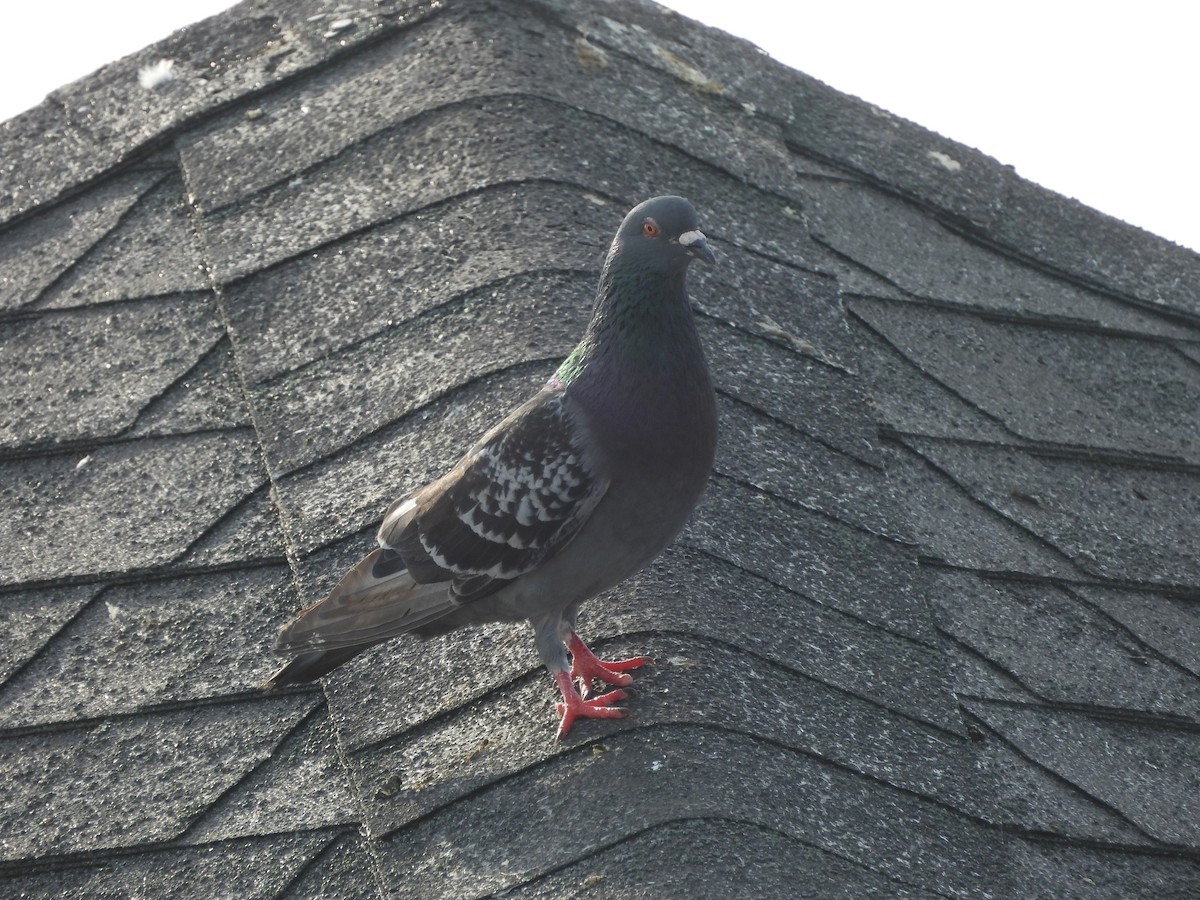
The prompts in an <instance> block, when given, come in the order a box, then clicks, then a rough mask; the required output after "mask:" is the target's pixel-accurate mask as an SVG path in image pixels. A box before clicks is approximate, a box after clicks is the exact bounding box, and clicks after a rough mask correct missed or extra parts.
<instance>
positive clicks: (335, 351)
mask: <svg viewBox="0 0 1200 900" xmlns="http://www.w3.org/2000/svg"><path fill="white" fill-rule="evenodd" d="M598 275H599V272H598V271H592V270H587V269H572V268H565V267H558V266H539V267H534V268H530V269H526V270H524V271H521V272H516V273H513V274H511V275H503V276H501V277H499V278H494V279H491V280H489V281H486V282H484V283H482V284H479V285H476V286H474V287H471V288H468V289H467V290H465V291H460V292H459V293H456V294H454V295H453V296H451V297H447V298H446V299H445V300H442V301H440V302H438V303H436V304H434V305H433V306H429V307H426V308H424V309H422V310H421V311H420V312H417V313H416V314H414V315H412V316H409V317H408V318H406V319H401V320H399V321H397V322H392V323H389V324H388V325H386V326H385V327H383V328H380V329H378V330H376V331H372V332H371V333H370V334H365V335H363V336H361V337H358V338H355V339H353V340H350V341H347V342H345V343H343V344H339V345H338V346H336V347H331V348H329V350H328V351H326V352H325V353H323V354H322V355H320V356H317V357H314V358H313V359H309V360H305V361H304V362H303V363H301V364H300V365H298V366H296V367H294V368H291V369H287V370H286V371H282V372H276V373H273V374H271V375H268V376H267V377H266V378H263V379H262V380H261V381H255V382H252V384H253V386H254V388H255V389H256V390H259V389H262V388H269V387H272V386H273V385H276V384H279V383H280V382H282V381H285V380H287V379H289V378H294V377H295V376H297V375H299V374H302V373H304V372H307V371H309V370H311V369H314V368H319V367H320V366H322V365H323V364H324V365H327V364H328V363H329V361H330V359H332V358H334V357H336V356H338V355H341V354H345V353H347V352H353V351H355V350H358V349H361V348H362V347H364V346H366V345H369V344H371V343H373V342H376V341H385V342H386V341H391V340H394V339H396V338H397V337H398V336H399V335H401V334H402V333H403V332H405V331H408V330H410V329H412V328H414V327H419V326H420V325H421V324H423V323H424V322H425V321H427V320H437V319H439V318H441V317H443V316H444V315H445V314H446V313H447V312H449V311H451V310H452V309H453V308H454V307H456V306H463V305H466V304H467V303H469V302H471V301H472V300H476V299H479V298H486V295H488V294H491V293H494V292H495V291H496V290H498V289H501V288H506V287H510V286H512V285H514V284H518V285H519V284H520V282H522V281H530V282H535V283H536V281H537V280H539V279H541V278H547V280H552V279H553V280H556V277H562V278H563V279H564V280H574V279H576V278H583V277H584V276H586V277H588V278H594V277H597V276H598ZM564 355H565V354H564ZM531 361H532V360H531Z"/></svg>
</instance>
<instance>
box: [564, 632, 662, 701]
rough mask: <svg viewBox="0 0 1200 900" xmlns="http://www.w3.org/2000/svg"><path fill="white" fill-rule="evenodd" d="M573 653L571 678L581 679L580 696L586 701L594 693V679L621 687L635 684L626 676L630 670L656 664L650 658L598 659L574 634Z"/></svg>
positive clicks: (570, 647) (571, 649) (569, 647)
mask: <svg viewBox="0 0 1200 900" xmlns="http://www.w3.org/2000/svg"><path fill="white" fill-rule="evenodd" d="M567 649H568V650H570V651H571V677H572V678H578V679H580V688H579V692H580V694H581V695H582V696H583V697H584V698H585V699H586V698H587V697H588V695H589V694H591V692H592V679H593V678H599V679H600V680H601V681H604V682H607V683H608V684H615V685H618V686H620V687H625V686H626V685H629V684H633V676H631V675H628V674H626V671H627V670H628V669H636V668H638V667H639V666H644V665H646V664H647V663H652V662H654V660H653V659H651V658H650V657H649V656H631V657H630V658H629V659H608V660H605V659H598V658H597V657H596V654H594V653H593V652H592V651H591V650H590V649H588V645H587V644H585V643H584V642H583V639H582V638H581V637H580V636H579V635H578V634H575V633H574V632H572V633H571V642H570V643H569V644H568V645H567Z"/></svg>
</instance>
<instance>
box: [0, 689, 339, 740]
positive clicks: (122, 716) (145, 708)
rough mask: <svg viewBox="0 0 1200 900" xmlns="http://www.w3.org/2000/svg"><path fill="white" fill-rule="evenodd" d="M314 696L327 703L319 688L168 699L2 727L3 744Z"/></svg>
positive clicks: (0, 729)
mask: <svg viewBox="0 0 1200 900" xmlns="http://www.w3.org/2000/svg"><path fill="white" fill-rule="evenodd" d="M303 695H311V696H312V697H313V699H314V700H316V701H317V702H318V703H324V702H325V697H324V694H322V693H321V692H320V690H319V689H318V688H316V687H308V688H295V689H288V690H282V691H277V692H273V693H264V692H263V691H261V690H259V689H257V688H251V689H249V690H244V691H238V692H236V693H232V694H216V695H213V696H209V697H189V698H187V699H183V700H166V701H162V702H159V703H146V704H143V705H141V706H138V707H136V708H133V709H118V710H111V711H109V712H105V713H100V714H98V715H94V716H84V717H80V718H75V719H55V720H52V721H46V722H37V723H35V724H32V725H9V726H4V727H0V741H8V740H20V739H22V738H26V737H29V736H31V735H52V734H69V733H70V732H73V731H87V730H90V729H93V728H98V727H101V726H104V725H108V724H111V723H114V722H128V721H133V720H135V719H145V718H147V717H149V716H156V715H169V714H171V713H177V712H186V711H188V710H194V709H206V708H209V707H219V706H238V705H241V704H245V703H262V704H270V703H274V702H276V701H277V700H280V699H286V698H288V697H299V696H303Z"/></svg>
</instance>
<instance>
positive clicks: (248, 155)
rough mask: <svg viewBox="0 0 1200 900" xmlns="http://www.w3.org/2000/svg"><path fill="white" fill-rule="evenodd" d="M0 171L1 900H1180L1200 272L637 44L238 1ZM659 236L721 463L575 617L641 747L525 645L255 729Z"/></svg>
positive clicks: (715, 66)
mask: <svg viewBox="0 0 1200 900" xmlns="http://www.w3.org/2000/svg"><path fill="white" fill-rule="evenodd" d="M163 58H168V59H174V60H175V65H174V70H173V71H174V72H175V74H176V75H177V76H178V77H177V78H176V79H175V80H174V81H172V82H169V83H167V84H165V85H162V86H161V87H159V88H157V89H154V90H148V89H146V88H143V87H142V86H140V84H139V82H138V78H137V73H138V71H139V69H140V68H141V67H144V66H147V65H150V64H152V63H154V62H155V61H157V60H159V59H163ZM0 148H2V152H0V273H2V274H0V342H2V346H3V353H4V359H5V365H4V367H3V370H2V371H0V413H2V415H0V422H3V425H2V426H0V547H3V548H4V549H3V551H2V557H0V559H2V564H0V622H2V623H3V627H0V642H2V643H0V646H2V647H3V653H0V678H2V679H3V681H2V682H0V774H2V776H3V777H2V779H0V878H2V879H5V880H6V881H7V882H8V883H7V884H6V887H5V892H6V893H8V894H11V895H24V896H79V897H83V896H87V897H96V896H124V895H129V894H131V893H141V894H144V895H151V896H181V897H182V896H217V895H237V896H246V897H275V896H288V897H303V896H338V897H359V896H361V897H374V896H380V895H391V894H402V895H412V896H422V897H438V896H446V897H462V896H482V895H488V894H493V893H500V892H507V894H508V895H511V896H564V895H573V894H576V893H578V894H581V895H582V894H587V893H589V892H590V893H595V894H596V895H598V896H693V895H695V894H697V893H702V894H706V895H718V896H719V895H723V894H725V895H733V894H738V895H747V894H748V895H757V896H789V897H796V896H822V897H825V896H848V897H850V896H852V897H863V896H873V895H884V896H896V895H905V896H965V895H973V896H975V895H978V896H997V897H1025V896H1033V895H1043V896H1046V895H1050V896H1079V895H1087V896H1122V897H1128V896H1148V895H1154V896H1181V895H1185V894H1189V893H1194V892H1196V891H1197V890H1198V888H1200V774H1198V771H1200V770H1197V768H1196V766H1195V760H1196V759H1197V758H1200V649H1198V648H1200V604H1198V602H1197V601H1198V600H1200V568H1198V565H1197V561H1196V552H1195V550H1196V547H1197V545H1198V542H1200V524H1198V523H1200V515H1198V513H1200V443H1198V438H1200V433H1198V432H1200V417H1198V416H1197V414H1196V397H1197V396H1200V300H1198V299H1197V297H1198V295H1197V292H1196V288H1195V286H1196V285H1197V284H1198V283H1200V257H1197V255H1196V254H1194V253H1191V252H1189V251H1187V250H1184V249H1182V248H1179V247H1177V246H1174V245H1171V244H1170V243H1168V242H1166V241H1164V240H1162V239H1160V238H1157V237H1154V236H1153V235H1150V234H1147V233H1145V232H1142V231H1139V230H1137V229H1135V228H1132V227H1130V226H1127V225H1125V224H1123V223H1120V222H1117V221H1115V220H1113V219H1110V218H1107V217H1105V216H1103V215H1101V214H1099V213H1097V212H1095V211H1093V210H1090V209H1087V208H1086V207H1083V206H1081V205H1080V204H1078V203H1076V202H1074V201H1071V200H1068V199H1065V198H1063V197H1060V196H1057V195H1055V194H1053V193H1051V192H1049V191H1046V190H1044V189H1042V188H1040V187H1037V186H1035V185H1033V184H1030V183H1029V182H1026V181H1024V180H1022V179H1021V178H1020V177H1019V176H1017V175H1016V174H1015V173H1014V172H1013V171H1012V170H1011V169H1009V168H1006V167H1004V166H1002V165H1000V164H999V163H997V162H996V161H994V160H992V159H990V158H988V157H986V156H984V155H982V154H980V153H978V152H976V151H974V150H971V149H969V148H967V147H964V146H961V145H959V144H955V143H954V142H953V141H950V140H947V139H945V138H942V137H939V136H937V135H935V134H932V133H930V132H928V131H925V130H923V129H921V128H919V127H917V126H916V125H913V124H911V123H908V122H906V121H903V120H901V119H898V118H896V117H894V116H892V115H890V114H888V113H886V112H884V111H882V110H879V109H876V108H874V107H871V106H869V105H867V104H865V103H862V102H860V101H858V100H856V99H854V98H850V97H847V96H845V95H842V94H839V93H838V92H836V91H834V90H832V89H830V88H828V87H826V86H825V85H823V84H821V83H819V82H817V81H815V80H813V79H811V78H809V77H807V76H805V75H803V74H801V73H798V72H795V71H792V70H789V69H787V68H785V67H783V66H781V65H778V64H776V63H775V62H773V61H772V60H770V59H769V58H767V57H766V56H764V55H762V54H761V53H759V52H758V51H756V50H755V49H754V48H752V47H751V46H750V45H748V44H746V43H744V42H742V41H739V40H737V39H734V38H731V37H729V36H728V35H725V34H722V33H720V32H718V31H715V30H712V29H708V28H705V27H703V26H701V25H699V24H697V23H695V22H691V21H689V20H687V19H684V18H681V17H679V16H678V15H676V14H674V13H670V12H667V11H665V10H663V9H661V8H659V7H657V6H654V5H652V4H649V3H643V2H633V0H622V2H607V3H603V4H596V3H590V2H585V0H528V2H521V3H510V4H492V3H485V2H473V0H444V2H433V3H406V2H393V3H389V4H378V5H376V6H375V7H374V8H373V11H372V12H371V13H370V14H366V13H362V12H356V13H354V14H352V15H348V14H346V13H344V12H342V11H340V10H339V8H337V7H336V6H335V4H333V3H332V2H324V0H308V2H301V3H290V2H289V3H283V2H279V0H265V2H247V3H242V4H240V5H239V6H237V7H234V8H233V9H231V10H230V11H228V12H226V13H223V14H221V15H218V16H215V17H213V18H211V19H208V20H206V21H204V22H201V23H198V24H197V25H195V26H192V27H191V28H188V29H185V30H183V31H181V32H179V33H177V34H176V35H173V36H172V37H171V38H169V39H167V40H166V41H164V42H163V43H161V44H158V45H155V46H153V47H150V48H147V49H146V50H145V51H143V52H142V53H139V54H136V55H134V56H132V57H129V58H127V59H123V60H119V61H117V62H115V63H113V64H111V65H110V66H107V67H105V68H103V69H101V70H100V71H98V72H96V73H94V74H93V75H91V76H89V77H87V78H85V79H83V80H81V81H79V82H76V83H74V84H71V85H68V86H66V87H64V88H62V89H61V90H59V91H56V92H55V93H54V94H52V95H51V96H50V97H49V98H48V99H47V101H46V102H44V103H43V104H42V105H41V106H39V107H37V108H35V109H33V110H31V111H29V112H28V113H26V114H24V115H22V116H19V117H17V118H16V119H13V120H11V121H9V122H7V123H4V124H3V125H0ZM1115 177H1119V173H1116V176H1115ZM666 192H673V193H679V194H682V195H684V196H687V197H689V198H690V199H691V200H692V201H693V202H694V203H695V205H696V206H697V208H698V209H699V210H700V211H701V214H702V217H703V220H704V222H705V230H706V233H707V234H708V235H709V237H710V241H711V243H712V244H713V246H714V247H715V248H716V249H717V252H718V254H719V256H720V259H721V264H720V265H719V266H717V267H713V268H710V269H706V270H704V271H696V272H694V277H693V286H692V294H693V299H694V301H695V303H696V306H697V308H698V315H699V318H700V328H701V333H702V338H703V340H704V342H705V345H706V349H707V352H708V354H709V357H710V361H711V363H712V367H713V370H714V374H715V376H716V381H717V384H718V394H719V396H718V405H719V412H720V416H721V429H722V431H721V445H720V449H719V451H718V461H717V466H716V473H715V474H714V476H713V479H712V482H711V484H710V487H709V490H708V492H707V494H706V497H705V499H704V501H703V503H702V505H701V507H700V508H699V510H698V511H697V513H696V515H695V516H694V519H693V521H692V522H691V524H690V525H689V526H688V528H687V529H686V531H685V533H684V534H683V535H682V536H681V538H680V539H679V540H678V541H677V542H676V544H675V545H674V546H673V547H671V548H670V549H669V550H668V551H667V552H666V553H665V554H664V555H663V556H662V557H661V558H660V559H659V560H658V561H656V562H655V563H654V564H652V565H651V566H650V567H649V568H648V569H647V570H645V572H643V573H642V574H640V575H638V576H636V577H634V578H633V579H631V580H630V581H629V582H627V583H626V584H624V585H622V586H621V587H619V588H617V589H616V590H614V591H612V592H611V593H610V594H609V595H608V596H606V597H605V598H603V599H602V600H597V601H595V602H593V603H592V604H590V605H589V606H588V607H587V609H586V610H585V621H584V622H583V628H584V630H585V633H586V635H587V636H588V637H589V639H591V640H594V641H595V643H596V645H597V646H598V648H599V649H600V650H601V651H603V652H606V653H613V654H618V653H625V652H635V651H636V652H639V653H641V652H646V653H650V654H651V655H653V656H655V657H656V658H657V660H658V664H657V665H656V666H655V667H654V668H653V669H652V670H650V671H648V672H646V673H645V674H643V675H642V676H641V677H640V678H639V679H638V680H637V687H638V691H637V694H636V697H635V698H634V700H633V707H634V710H635V711H636V718H632V719H628V720H622V721H613V722H600V721H596V722H586V723H583V724H581V725H580V726H578V727H577V728H576V729H575V730H574V731H573V732H572V734H571V737H570V739H569V740H568V741H566V742H565V743H564V744H562V745H556V744H554V743H553V742H552V739H551V736H552V734H553V702H552V701H553V687H552V685H551V684H550V681H549V679H547V678H546V677H545V674H544V672H543V671H541V670H540V668H539V666H538V662H537V658H536V655H535V653H534V652H533V649H532V642H531V640H530V634H529V631H528V629H527V628H525V627H523V626H506V625H498V626H492V627H488V628H480V629H475V630H470V631H464V632H461V633H458V634H455V635H452V636H449V637H446V638H440V639H436V640H433V641H430V642H426V643H422V642H419V641H416V640H404V639H401V640H397V641H394V642H392V643H390V644H388V645H385V646H383V647H380V648H378V649H376V650H375V651H372V652H370V653H368V654H364V655H363V656H362V657H360V658H359V659H356V660H355V661H354V662H352V663H351V664H349V665H347V666H346V667H344V668H343V669H342V670H339V671H338V672H337V673H335V674H334V676H333V677H331V678H329V679H327V680H326V681H325V682H324V683H323V684H317V685H313V686H310V687H305V688H297V689H293V690H288V691H285V692H281V693H277V694H272V695H264V694H261V693H259V692H258V691H257V690H256V687H255V685H256V684H257V683H258V682H259V681H260V680H261V679H262V678H264V677H265V676H266V675H267V674H268V672H269V671H270V670H271V669H272V667H273V665H274V660H273V658H272V655H271V653H270V650H269V647H270V642H271V639H272V636H273V634H274V632H275V630H276V628H277V627H278V626H279V625H280V624H281V623H282V622H284V621H285V620H286V619H287V618H288V617H289V616H290V615H291V614H292V611H293V610H294V609H295V608H297V607H299V606H301V605H303V604H305V603H307V602H309V601H311V600H313V599H316V598H317V597H319V596H320V595H321V594H322V592H323V591H324V590H325V589H326V588H328V587H329V586H330V585H331V584H332V583H333V582H334V581H335V580H336V578H337V576H338V575H339V574H340V572H341V571H342V570H343V569H344V567H345V565H347V564H348V563H349V562H350V561H352V560H353V559H355V558H357V557H358V556H359V555H360V554H361V553H362V552H363V550H364V548H366V547H368V546H369V545H370V544H371V535H372V531H373V527H374V525H375V524H376V522H377V521H378V519H379V517H380V516H381V514H382V512H383V510H384V509H385V507H386V505H387V503H388V502H389V501H390V500H392V499H394V498H395V497H396V496H398V495H400V494H401V493H402V492H403V491H405V490H406V489H408V488H411V487H412V486H415V485H418V484H420V483H422V482H424V481H425V480H427V479H429V478H430V477H433V476H435V475H437V474H439V473H441V472H442V471H444V469H445V468H446V467H447V466H448V465H449V464H450V463H452V462H453V460H454V459H455V458H456V456H457V454H458V453H460V452H461V451H462V449H463V448H464V447H465V446H467V445H468V444H469V443H470V442H471V440H472V439H473V438H474V437H475V436H476V435H477V434H479V433H480V431H481V430H482V429H483V428H485V427H486V426H487V425H488V424H490V423H491V422H492V421H494V420H495V419H496V418H498V417H499V415H501V414H502V413H503V412H504V411H506V410H507V409H508V408H509V407H510V406H511V405H513V404H514V403H515V402H517V401H518V400H519V399H521V398H523V397H524V396H525V395H527V394H528V393H529V392H530V391H531V389H532V388H533V387H534V386H536V385H537V384H538V383H539V382H540V381H542V380H543V379H544V378H545V377H546V376H547V375H548V374H549V373H550V372H551V371H553V368H554V366H555V364H556V360H557V359H559V358H560V357H562V356H563V355H564V354H565V353H566V351H567V350H568V349H569V348H570V346H571V344H572V342H573V340H574V339H575V337H576V336H577V335H578V334H579V332H580V331H581V329H582V326H583V324H584V323H585V320H586V318H587V315H588V312H589V309H590V306H591V299H592V294H593V291H594V284H595V280H596V276H597V273H598V271H599V265H600V262H601V258H602V254H603V251H604V248H605V246H606V243H607V240H608V238H609V236H610V235H611V233H612V231H613V230H614V228H615V227H616V225H617V223H618V222H619V221H620V218H621V216H622V215H623V213H624V212H625V210H626V209H628V208H629V207H630V206H631V205H633V204H634V203H636V202H638V201H640V200H642V199H644V198H646V197H648V196H652V195H654V194H660V193H666Z"/></svg>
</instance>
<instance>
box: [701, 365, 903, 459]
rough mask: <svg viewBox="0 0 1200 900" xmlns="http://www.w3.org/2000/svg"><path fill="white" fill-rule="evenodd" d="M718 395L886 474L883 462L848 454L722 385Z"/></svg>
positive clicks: (842, 456) (840, 454)
mask: <svg viewBox="0 0 1200 900" xmlns="http://www.w3.org/2000/svg"><path fill="white" fill-rule="evenodd" d="M716 393H717V396H718V397H722V398H724V399H725V400H727V401H729V402H730V403H732V404H733V405H735V406H739V407H741V408H742V409H744V410H746V411H747V412H749V413H752V414H753V415H755V416H761V417H762V418H764V419H766V420H767V421H768V422H771V423H772V424H774V425H778V426H779V427H780V428H783V429H785V430H786V431H789V432H791V433H792V434H797V435H802V436H803V437H804V438H805V439H807V440H810V441H813V442H814V443H817V444H820V445H821V446H822V447H824V448H825V449H826V450H828V451H829V452H830V453H833V454H836V455H837V456H838V458H839V459H845V460H849V461H850V462H851V463H853V464H854V465H856V466H861V467H862V468H864V469H869V470H870V471H871V472H873V473H875V474H880V475H881V474H883V473H884V472H886V467H885V466H884V464H883V463H882V462H878V463H875V462H869V461H868V460H865V459H863V458H862V457H859V456H855V455H854V454H853V453H847V452H846V451H845V450H844V449H843V448H841V447H839V446H838V445H837V444H834V443H833V442H832V441H830V440H829V439H828V438H826V437H823V436H822V435H819V434H814V433H812V432H810V431H807V430H805V429H804V428H802V427H801V426H799V425H796V424H795V423H793V422H790V421H788V420H787V419H783V418H780V417H779V416H777V415H775V414H774V413H771V412H768V411H767V410H765V409H762V408H761V407H759V406H755V405H754V404H753V403H751V402H750V401H749V400H743V399H742V398H741V397H739V396H738V395H737V394H735V393H733V392H732V391H730V390H728V389H726V388H724V387H722V386H721V385H717V387H716Z"/></svg>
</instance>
